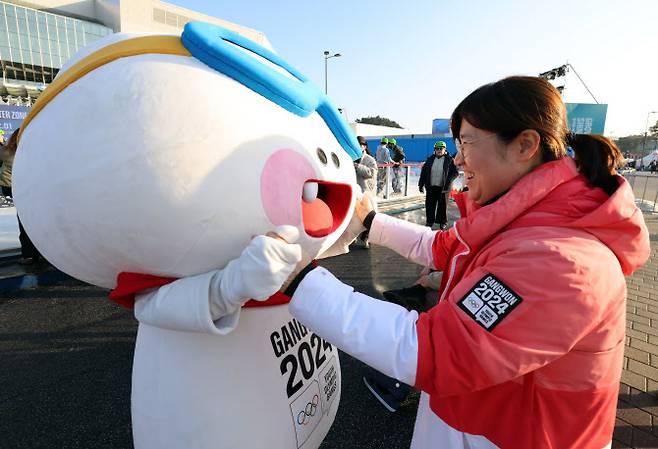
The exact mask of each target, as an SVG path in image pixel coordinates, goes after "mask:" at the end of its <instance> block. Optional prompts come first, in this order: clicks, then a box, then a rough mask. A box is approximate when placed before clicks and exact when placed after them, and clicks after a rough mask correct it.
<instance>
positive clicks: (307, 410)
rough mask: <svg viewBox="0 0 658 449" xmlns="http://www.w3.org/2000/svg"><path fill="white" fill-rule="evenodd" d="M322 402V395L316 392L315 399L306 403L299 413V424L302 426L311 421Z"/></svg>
mask: <svg viewBox="0 0 658 449" xmlns="http://www.w3.org/2000/svg"><path fill="white" fill-rule="evenodd" d="M319 403H320V397H319V396H318V395H317V394H316V395H314V396H313V400H311V402H309V403H308V404H306V407H304V410H302V411H301V412H299V414H298V415H297V424H299V425H300V426H305V425H306V424H308V423H309V422H310V421H311V418H312V417H313V416H315V412H317V410H318V404H319Z"/></svg>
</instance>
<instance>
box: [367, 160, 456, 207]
mask: <svg viewBox="0 0 658 449" xmlns="http://www.w3.org/2000/svg"><path fill="white" fill-rule="evenodd" d="M422 167H423V164H422V163H409V164H377V197H378V198H380V199H385V200H388V199H403V198H405V197H413V196H418V195H421V193H420V192H419V190H418V179H419V178H420V170H421V168H422ZM462 184H463V173H462V172H461V171H460V172H459V176H458V177H457V179H455V180H454V181H453V183H452V190H460V189H461V187H462Z"/></svg>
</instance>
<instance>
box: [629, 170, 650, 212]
mask: <svg viewBox="0 0 658 449" xmlns="http://www.w3.org/2000/svg"><path fill="white" fill-rule="evenodd" d="M622 175H623V176H624V177H625V178H626V179H627V180H628V182H629V183H630V185H631V187H632V188H633V193H634V194H635V203H636V204H637V205H638V207H639V208H640V209H641V210H642V212H648V213H656V212H658V209H657V208H656V201H657V200H658V175H656V174H651V173H647V172H635V171H634V172H627V173H622Z"/></svg>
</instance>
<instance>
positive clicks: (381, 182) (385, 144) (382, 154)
mask: <svg viewBox="0 0 658 449" xmlns="http://www.w3.org/2000/svg"><path fill="white" fill-rule="evenodd" d="M390 140H393V141H394V140H395V139H390ZM390 140H389V139H388V138H386V137H382V140H381V142H380V145H379V146H378V147H377V153H375V158H376V159H377V164H379V168H380V169H381V170H379V171H378V172H377V194H380V193H381V192H382V190H384V186H385V185H386V172H387V171H388V170H387V169H386V167H382V166H381V165H382V164H390V163H392V162H393V160H392V159H391V153H389V142H390Z"/></svg>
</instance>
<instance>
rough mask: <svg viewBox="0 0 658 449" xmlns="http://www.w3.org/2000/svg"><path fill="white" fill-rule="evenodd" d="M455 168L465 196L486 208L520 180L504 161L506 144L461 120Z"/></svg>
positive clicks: (509, 164)
mask: <svg viewBox="0 0 658 449" xmlns="http://www.w3.org/2000/svg"><path fill="white" fill-rule="evenodd" d="M458 150H459V151H458V152H457V155H456V157H455V164H456V165H457V166H458V167H459V168H460V169H461V170H463V171H464V178H465V185H466V186H468V195H469V197H470V198H471V199H472V200H473V201H475V202H476V203H477V204H480V205H482V204H485V203H487V202H488V201H490V200H492V199H493V198H495V197H496V196H498V195H500V194H501V193H503V192H505V191H506V190H508V189H509V188H510V187H512V185H513V184H514V183H515V182H516V181H517V180H518V179H519V178H521V177H522V176H523V174H522V173H519V171H518V167H517V166H516V164H514V163H513V162H512V161H510V160H509V159H508V158H507V150H508V144H506V143H505V142H503V141H502V140H500V139H499V138H498V136H497V135H496V134H495V133H492V132H489V131H485V130H482V129H479V128H476V127H474V126H473V125H471V124H470V123H469V122H467V121H466V120H465V119H463V120H462V124H461V129H460V133H459V144H458Z"/></svg>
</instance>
